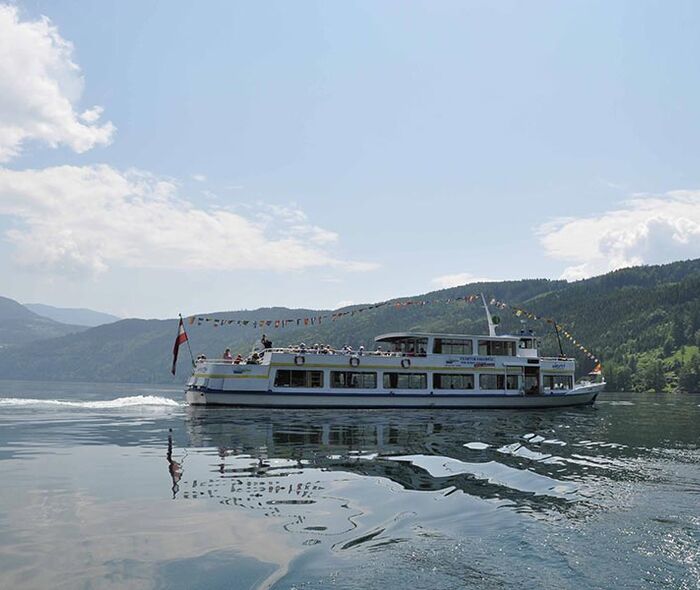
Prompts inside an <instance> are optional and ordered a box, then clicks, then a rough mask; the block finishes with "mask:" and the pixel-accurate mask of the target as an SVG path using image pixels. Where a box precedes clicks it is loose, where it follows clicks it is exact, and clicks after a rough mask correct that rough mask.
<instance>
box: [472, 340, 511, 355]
mask: <svg viewBox="0 0 700 590" xmlns="http://www.w3.org/2000/svg"><path fill="white" fill-rule="evenodd" d="M479 354H481V355H488V356H515V342H512V341H508V340H479Z"/></svg>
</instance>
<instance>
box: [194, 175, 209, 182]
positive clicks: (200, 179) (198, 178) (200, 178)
mask: <svg viewBox="0 0 700 590" xmlns="http://www.w3.org/2000/svg"><path fill="white" fill-rule="evenodd" d="M192 180H196V181H197V182H206V181H207V177H206V176H205V175H204V174H193V175H192Z"/></svg>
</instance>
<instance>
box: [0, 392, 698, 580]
mask: <svg viewBox="0 0 700 590" xmlns="http://www.w3.org/2000/svg"><path fill="white" fill-rule="evenodd" d="M699 443H700V396H697V395H696V396H692V395H666V394H658V395H648V394H644V395H642V394H615V393H606V394H604V395H603V396H602V397H601V398H600V399H599V402H598V403H597V404H596V406H595V407H589V408H580V409H564V410H539V411H522V410H521V411H504V410H479V411H415V410H408V411H406V410H403V411H400V412H399V411H395V412H392V411H383V410H381V411H380V410H368V411H356V412H353V411H346V410H340V411H339V410H333V411H319V410H313V411H301V410H296V411H289V410H285V411H281V410H280V411H263V410H240V409H217V408H190V407H187V406H185V405H184V404H183V403H182V392H181V390H179V389H172V388H171V389H168V388H159V387H154V386H135V385H104V384H100V385H90V384H45V383H30V382H8V381H0V476H1V478H2V480H1V481H2V485H0V587H1V588H13V589H18V588H32V589H34V588H52V589H53V588H66V589H68V588H70V589H75V588H115V589H116V588H119V589H122V588H133V589H140V588H168V589H171V588H175V589H178V588H182V589H196V588H203V589H204V588H206V589H216V588H231V589H236V590H238V589H246V588H274V589H291V588H296V589H299V590H301V589H325V588H339V589H351V588H356V589H361V588H363V589H364V588H381V589H383V590H388V589H393V588H397V589H399V588H400V589H404V588H409V589H430V590H441V589H458V588H486V589H500V588H504V589H505V588H508V589H510V588H544V589H556V590H561V589H563V588H616V589H619V588H635V589H636V588H650V589H651V588H655V589H656V588H673V589H679V588H682V589H698V588H700V447H699Z"/></svg>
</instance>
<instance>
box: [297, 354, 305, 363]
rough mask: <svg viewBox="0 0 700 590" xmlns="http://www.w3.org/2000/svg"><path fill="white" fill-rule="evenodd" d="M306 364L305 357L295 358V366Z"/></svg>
mask: <svg viewBox="0 0 700 590" xmlns="http://www.w3.org/2000/svg"><path fill="white" fill-rule="evenodd" d="M305 362H306V359H305V358H304V357H303V356H300V355H296V356H295V357H294V364H295V365H303V364H304V363H305Z"/></svg>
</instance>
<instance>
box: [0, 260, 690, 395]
mask: <svg viewBox="0 0 700 590" xmlns="http://www.w3.org/2000/svg"><path fill="white" fill-rule="evenodd" d="M479 292H484V293H485V294H486V295H487V296H489V297H491V296H492V297H495V298H497V299H499V300H502V301H506V302H508V303H510V304H512V305H519V306H522V307H523V308H526V309H530V310H532V311H533V312H534V313H536V314H537V315H541V316H547V317H553V318H556V319H557V321H558V322H560V323H562V324H563V325H564V326H565V327H566V328H567V329H568V330H569V331H570V332H571V333H572V334H573V335H574V337H575V338H576V339H577V340H578V341H579V342H581V343H583V344H584V345H585V346H587V347H588V348H589V349H590V350H591V351H593V352H594V353H595V354H596V355H597V356H598V357H600V358H601V359H602V360H603V365H604V372H605V375H606V378H607V379H608V381H609V388H610V389H611V390H635V391H645V390H660V389H666V390H679V389H682V390H685V391H696V390H698V389H700V352H699V347H700V259H697V260H689V261H682V262H675V263H672V264H667V265H659V266H642V267H635V268H628V269H622V270H619V271H615V272H612V273H608V274H606V275H601V276H599V277H594V278H591V279H586V280H583V281H577V282H573V283H568V282H566V281H560V280H546V279H530V280H521V281H501V282H488V283H476V284H469V285H464V286H460V287H454V288H451V289H444V290H441V291H435V292H431V293H427V294H424V295H417V296H415V297H410V298H399V299H395V300H392V301H391V303H398V302H401V301H405V300H407V299H412V300H421V299H426V300H428V299H429V300H440V301H444V300H446V299H454V298H456V297H462V296H464V295H469V294H473V293H479ZM360 307H366V305H356V306H351V307H348V308H345V309H347V310H352V309H358V308H360ZM324 313H327V312H324V311H321V310H313V309H288V308H266V309H258V310H250V311H248V310H246V311H235V312H222V313H217V314H197V315H200V316H206V315H216V317H219V318H221V317H225V318H227V319H241V320H244V319H247V320H260V319H269V320H275V319H280V320H282V319H289V318H298V317H313V316H317V315H322V314H324ZM497 313H498V315H500V316H501V319H502V323H501V325H500V326H499V333H517V332H518V331H519V330H520V328H521V327H522V325H521V323H520V321H521V318H518V317H515V316H514V314H512V313H510V312H509V311H508V310H503V311H500V310H499V311H498V312H497ZM527 327H532V328H534V329H535V330H537V332H538V333H539V334H540V335H541V338H542V342H543V346H542V350H541V351H542V352H543V353H545V354H558V345H557V340H556V337H555V334H554V332H553V331H552V329H551V325H548V324H546V323H544V322H530V324H529V325H528V326H527ZM186 328H187V331H188V334H189V336H190V344H191V346H192V350H193V353H194V354H195V355H196V354H199V353H204V354H206V355H207V356H209V357H212V356H213V357H217V356H219V355H221V353H222V351H223V350H224V348H226V347H230V348H231V349H232V350H233V351H234V353H236V352H241V353H247V352H249V351H250V350H251V348H252V347H253V346H255V345H256V344H258V343H259V340H260V336H261V334H262V332H263V331H264V332H266V333H267V334H268V336H270V337H271V338H272V340H273V343H274V344H275V345H278V344H279V345H284V344H288V343H292V342H301V341H303V342H306V343H307V344H313V343H316V342H318V343H329V344H332V345H335V346H338V347H341V346H343V345H345V344H350V345H352V346H353V347H357V346H359V345H364V346H365V347H366V348H368V347H371V346H373V345H374V343H373V338H374V337H375V336H376V335H378V334H381V333H384V332H391V331H411V330H422V331H429V332H457V333H471V334H483V333H485V332H486V322H485V319H484V313H483V308H482V307H481V306H480V305H476V304H465V303H463V302H460V303H454V302H453V303H450V304H445V303H436V304H430V305H410V306H403V307H400V308H397V306H395V305H385V306H381V307H378V308H376V309H372V310H368V311H364V312H362V313H357V314H355V315H353V316H345V317H343V318H341V319H338V320H337V321H324V322H323V323H322V324H321V325H318V324H317V325H314V326H289V327H287V328H279V329H275V328H274V327H273V326H270V327H266V328H264V329H261V328H257V329H256V328H254V327H253V325H252V322H251V323H250V324H248V325H247V326H239V325H236V324H233V325H224V326H219V327H215V326H214V325H213V323H205V324H203V325H201V326H198V325H197V324H196V323H195V324H194V325H189V324H187V325H186ZM176 330H177V320H175V319H173V320H132V319H130V320H121V321H118V322H114V323H112V324H107V325H102V326H98V327H96V328H91V329H89V330H86V331H84V332H82V333H79V334H71V335H67V336H63V337H60V338H54V339H52V340H45V341H41V342H34V343H29V344H26V345H24V346H16V347H13V348H8V349H5V350H2V351H0V375H2V376H4V377H6V378H18V379H21V378H26V376H27V375H31V376H32V378H35V379H46V380H76V381H78V380H80V381H115V382H119V381H131V382H155V383H157V382H169V381H170V376H169V365H170V360H171V351H172V344H173V340H174V338H175V334H176ZM564 352H565V353H567V354H570V355H572V356H575V357H576V358H577V361H578V365H579V373H586V372H587V371H589V370H590V369H591V368H592V363H591V361H590V360H589V359H588V358H586V357H585V356H583V355H581V354H579V352H578V350H577V349H575V348H574V347H571V346H569V345H568V342H567V341H564ZM189 372H190V367H189V353H188V352H187V350H184V351H181V357H180V365H179V367H178V376H177V379H178V380H179V381H184V380H185V379H186V377H187V375H188V374H189Z"/></svg>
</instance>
